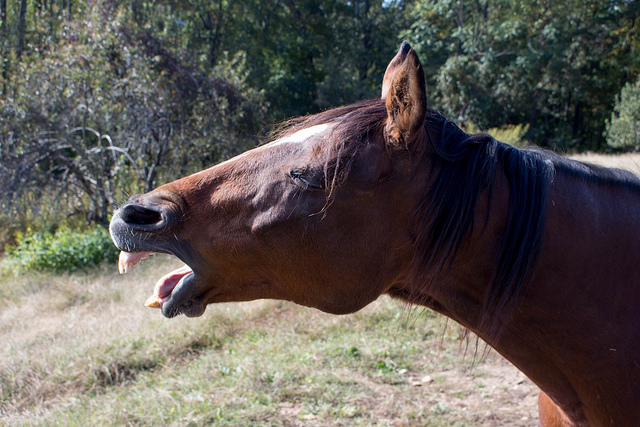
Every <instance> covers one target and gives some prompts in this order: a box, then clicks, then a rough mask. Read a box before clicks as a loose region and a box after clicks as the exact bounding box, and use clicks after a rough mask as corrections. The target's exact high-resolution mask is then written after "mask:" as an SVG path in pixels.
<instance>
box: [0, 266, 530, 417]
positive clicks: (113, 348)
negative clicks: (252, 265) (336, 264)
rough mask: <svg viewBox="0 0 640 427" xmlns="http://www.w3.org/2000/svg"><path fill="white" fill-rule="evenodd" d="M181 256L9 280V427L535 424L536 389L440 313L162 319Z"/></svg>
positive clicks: (0, 410)
mask: <svg viewBox="0 0 640 427" xmlns="http://www.w3.org/2000/svg"><path fill="white" fill-rule="evenodd" d="M170 264H175V265H177V263H176V261H175V260H173V259H171V258H168V257H157V258H156V259H151V260H147V262H144V263H142V264H141V265H140V266H139V267H138V269H137V270H136V271H134V273H133V275H127V276H119V275H117V273H116V272H115V269H114V268H112V267H111V266H110V267H109V268H108V269H107V268H106V267H105V268H103V269H102V270H94V271H92V272H90V273H85V274H74V275H66V276H56V277H51V276H47V275H25V276H23V277H17V278H5V279H6V280H4V281H3V283H4V285H2V287H1V288H0V291H1V292H2V295H3V296H5V297H6V299H5V304H4V306H3V308H2V310H1V311H0V333H1V334H2V336H1V339H2V342H3V346H2V347H0V387H2V391H1V394H0V396H1V398H2V400H1V401H0V423H3V424H9V425H143V424H144V425H149V424H151V425H188V424H190V423H191V424H193V425H202V424H221V425H287V426H290V425H442V424H450V425H505V424H509V425H534V424H535V388H534V387H533V386H532V385H531V383H530V382H529V381H528V380H527V379H526V378H525V377H524V376H523V375H522V374H520V373H519V372H518V371H517V370H515V368H513V367H511V366H510V365H509V364H508V363H507V362H505V361H504V360H502V359H500V358H499V357H498V356H496V355H495V354H490V355H489V356H488V357H487V358H486V360H484V361H479V360H477V358H474V356H473V353H474V352H475V345H476V344H475V341H472V342H471V343H470V344H469V345H468V346H467V345H466V344H461V340H460V337H459V335H458V333H459V330H458V328H457V326H455V325H452V324H449V325H448V326H446V323H447V322H445V321H444V319H443V318H441V317H439V316H436V315H434V314H433V313H431V312H429V311H424V312H423V311H422V310H420V311H411V310H409V309H408V308H407V307H405V306H404V305H403V304H401V303H399V302H396V301H392V300H390V299H388V298H381V299H380V300H379V301H377V302H376V303H374V304H372V305H371V306H369V307H367V308H366V309H365V310H363V311H361V312H359V313H356V314H354V315H350V316H332V315H328V314H324V313H321V312H318V311H316V310H312V309H307V308H304V307H299V306H296V305H293V304H289V303H283V302H275V301H257V302H252V303H242V304H224V305H217V306H212V307H209V308H208V309H207V313H205V315H204V316H203V317H201V318H198V319H187V318H184V317H179V318H176V319H172V320H167V319H164V318H163V317H162V316H161V315H160V313H159V312H158V311H157V310H150V309H145V308H143V307H142V306H141V305H142V302H143V301H144V300H145V298H146V296H147V294H148V293H149V292H150V290H151V289H152V286H153V281H154V277H157V276H158V271H159V270H162V271H163V270H165V269H168V268H171V267H174V266H175V265H170ZM465 353H466V356H465ZM474 360H475V362H474Z"/></svg>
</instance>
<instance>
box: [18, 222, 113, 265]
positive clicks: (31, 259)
mask: <svg viewBox="0 0 640 427" xmlns="http://www.w3.org/2000/svg"><path fill="white" fill-rule="evenodd" d="M7 255H8V258H9V260H12V261H14V262H13V263H12V264H13V265H14V267H17V268H18V269H20V270H38V271H53V272H62V271H77V270H81V269H84V268H87V267H90V266H94V265H96V264H99V263H101V262H103V261H111V262H115V261H116V260H117V258H118V251H117V249H116V248H115V246H114V245H113V243H112V242H111V238H110V237H109V233H108V232H107V230H106V229H105V228H103V227H93V228H91V229H88V230H86V231H71V230H68V229H62V230H59V231H58V232H56V233H55V234H51V233H30V234H27V235H22V236H18V239H17V244H16V247H15V248H13V249H11V250H9V251H8V252H7Z"/></svg>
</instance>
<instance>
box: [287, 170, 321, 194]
mask: <svg viewBox="0 0 640 427" xmlns="http://www.w3.org/2000/svg"><path fill="white" fill-rule="evenodd" d="M289 176H290V177H291V178H293V181H294V182H295V183H296V184H298V185H299V186H300V187H302V188H303V189H305V190H310V191H322V190H324V189H325V186H324V175H322V176H314V174H313V173H311V172H310V171H308V170H304V169H297V168H296V169H292V170H291V171H290V172H289Z"/></svg>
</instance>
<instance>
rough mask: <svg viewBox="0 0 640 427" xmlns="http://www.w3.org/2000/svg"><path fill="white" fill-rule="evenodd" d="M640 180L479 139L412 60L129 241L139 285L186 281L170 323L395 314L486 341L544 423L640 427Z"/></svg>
mask: <svg viewBox="0 0 640 427" xmlns="http://www.w3.org/2000/svg"><path fill="white" fill-rule="evenodd" d="M639 231H640V180H639V179H638V178H636V177H635V176H634V175H632V174H631V173H628V172H624V171H621V170H614V169H607V168H603V167H597V166H594V165H590V164H586V163H580V162H577V161H572V160H569V159H566V158H563V157H561V156H558V155H555V154H552V153H550V152H547V151H543V150H540V149H534V148H530V149H518V148H514V147H512V146H509V145H506V144H503V143H501V142H498V141H496V140H495V139H493V138H492V137H490V136H488V135H483V134H478V135H469V134H467V133H465V132H463V131H462V130H461V129H460V128H459V127H458V126H456V124H455V123H454V122H452V121H451V120H449V119H447V118H446V117H445V116H444V115H442V114H441V113H439V112H437V111H436V110H434V109H432V108H430V107H428V105H427V89H426V85H425V75H424V71H423V68H422V65H421V63H420V61H419V59H418V56H417V54H416V52H415V50H414V49H413V48H411V46H410V45H409V44H408V43H406V42H405V43H403V44H402V46H401V47H400V49H399V51H398V53H397V54H396V55H395V56H394V57H393V59H392V60H391V62H390V63H389V65H388V67H387V69H386V72H385V74H384V78H383V81H382V94H381V97H380V98H377V99H370V100H365V101H361V102H358V103H356V104H353V105H347V106H342V107H338V108H335V109H331V110H327V111H324V112H321V113H319V114H315V115H310V116H305V117H301V118H298V119H293V120H292V121H290V122H289V123H287V126H285V127H284V128H283V129H280V130H279V132H278V133H277V134H276V135H275V137H274V139H273V140H272V141H271V142H269V143H266V144H263V145H260V146H258V147H256V148H254V149H252V150H249V151H247V152H245V153H243V154H240V155H239V156H237V157H234V158H232V159H230V160H227V161H224V162H222V163H220V164H217V165H215V166H213V167H211V168H209V169H205V170H203V171H200V172H197V173H195V174H193V175H190V176H187V177H184V178H181V179H178V180H176V181H174V182H170V183H168V184H165V185H162V186H160V187H158V188H156V189H155V190H153V191H150V192H148V193H146V194H141V195H135V196H133V197H131V198H130V199H129V200H128V202H127V203H126V204H124V205H123V206H122V207H121V208H120V209H118V210H117V211H116V212H115V214H114V216H113V218H112V221H111V224H110V233H111V236H112V239H113V241H114V243H115V245H116V246H117V247H118V248H119V249H120V250H121V251H122V252H121V254H120V266H121V269H122V270H123V271H125V272H126V271H128V270H129V269H130V268H132V267H133V266H134V265H135V264H137V263H138V262H139V261H140V260H141V259H142V258H144V257H146V256H147V255H148V254H149V253H152V252H158V253H168V254H172V255H175V256H176V257H178V258H179V259H180V260H182V261H183V262H184V263H185V266H184V267H182V268H180V269H178V270H176V271H173V272H170V273H168V274H166V275H165V276H164V277H162V278H161V279H160V280H159V281H158V283H157V284H156V286H155V289H154V298H156V299H157V300H158V301H159V302H158V305H159V306H160V307H161V310H162V313H163V314H164V315H165V316H166V317H173V316H176V315H178V314H184V315H186V316H200V315H202V314H203V312H204V311H205V307H206V306H207V305H208V304H212V303H220V302H229V301H248V300H254V299H262V298H269V299H280V300H288V301H293V302H295V303H297V304H301V305H304V306H308V307H315V308H317V309H319V310H322V311H325V312H329V313H335V314H343V313H352V312H354V311H357V310H359V309H360V308H362V307H364V306H366V305H367V304H369V303H370V302H371V301H373V300H375V299H376V298H378V297H379V296H380V295H382V294H388V295H391V296H392V297H395V298H399V299H401V300H404V301H407V302H408V303H409V304H412V305H421V306H425V307H428V308H430V309H432V310H435V311H437V312H439V313H442V314H443V315H445V316H447V317H449V318H451V319H453V320H454V321H456V322H458V323H459V324H461V325H463V326H464V327H465V328H467V329H469V330H470V331H472V332H474V333H475V334H477V335H478V336H480V337H481V338H482V339H483V340H484V341H486V342H487V343H488V344H489V345H490V346H491V347H493V348H494V349H496V350H497V351H498V352H499V353H500V354H502V355H503V356H504V357H505V358H506V359H508V360H509V361H511V362H512V363H513V364H514V365H515V366H516V367H517V368H518V369H520V370H521V371H522V372H523V373H524V374H525V375H527V376H528V377H529V378H530V379H531V380H532V381H533V382H534V383H535V384H536V385H537V386H538V387H539V388H540V390H541V392H540V397H539V405H538V406H539V414H540V423H541V424H542V425H544V426H551V425H570V426H582V425H596V426H604V425H619V426H626V425H637V423H638V422H640V404H638V403H640V332H639V331H640V309H639V307H640V274H638V273H637V268H638V266H639V265H640V239H638V238H637V236H638V234H639Z"/></svg>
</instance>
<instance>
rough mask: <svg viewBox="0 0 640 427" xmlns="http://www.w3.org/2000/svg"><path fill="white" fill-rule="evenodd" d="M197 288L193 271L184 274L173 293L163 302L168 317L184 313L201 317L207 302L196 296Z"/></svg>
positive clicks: (164, 312) (163, 312)
mask: <svg viewBox="0 0 640 427" xmlns="http://www.w3.org/2000/svg"><path fill="white" fill-rule="evenodd" d="M195 289H197V286H196V279H195V275H194V274H193V273H189V274H187V275H186V276H184V277H183V278H182V279H181V280H180V282H179V283H178V284H177V285H176V287H175V288H174V289H173V291H172V292H171V295H170V296H169V297H167V298H166V299H165V300H164V301H163V302H162V314H163V315H164V316H165V317H167V318H172V317H176V316H177V315H179V314H184V315H185V316H187V317H199V316H202V314H203V313H204V311H205V308H206V304H204V303H203V302H202V300H201V299H199V298H197V297H194V290H195Z"/></svg>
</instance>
